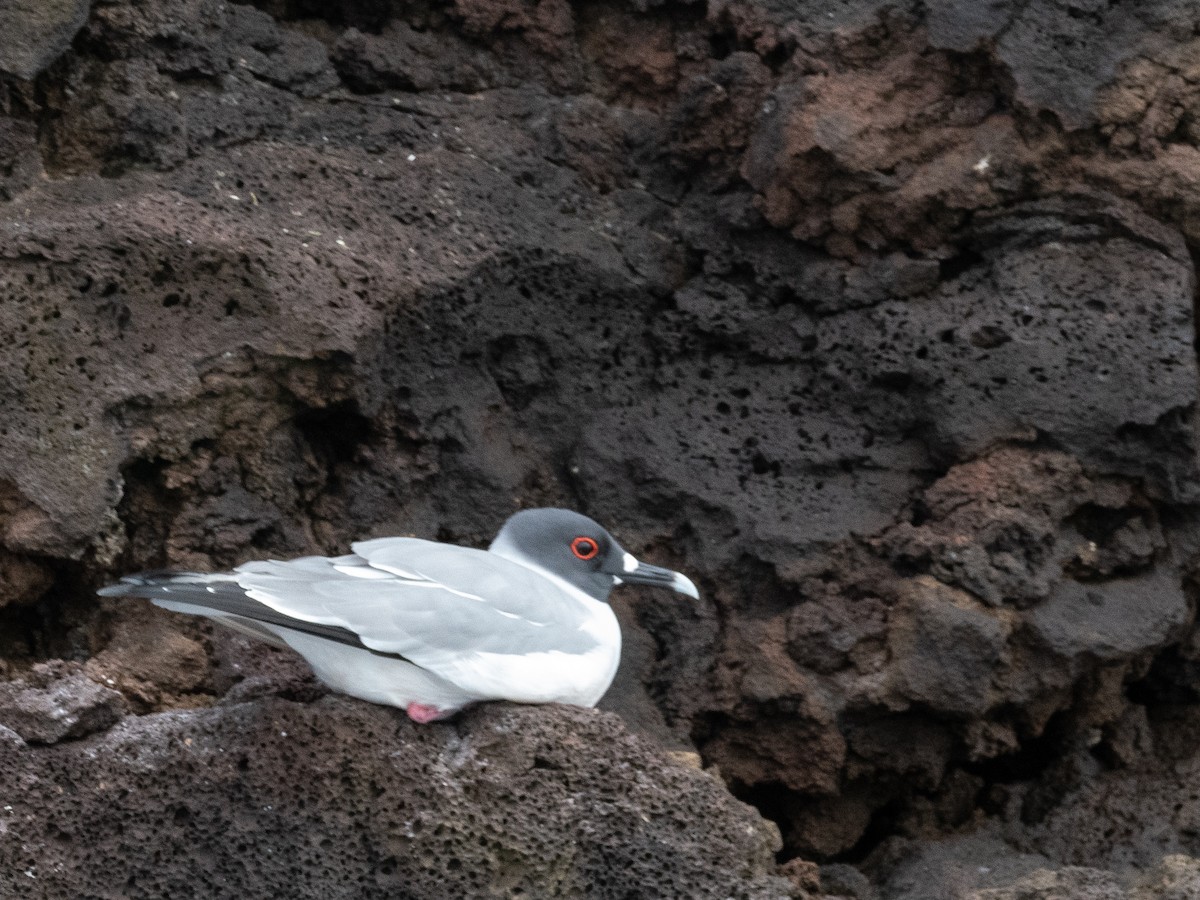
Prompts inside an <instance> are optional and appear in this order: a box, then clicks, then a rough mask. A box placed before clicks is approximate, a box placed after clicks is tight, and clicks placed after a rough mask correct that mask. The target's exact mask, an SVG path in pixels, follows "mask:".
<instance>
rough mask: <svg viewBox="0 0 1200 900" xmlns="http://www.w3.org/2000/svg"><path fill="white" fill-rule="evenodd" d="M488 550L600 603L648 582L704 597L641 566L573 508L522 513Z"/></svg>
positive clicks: (682, 581) (665, 573)
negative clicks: (626, 587) (620, 586)
mask: <svg viewBox="0 0 1200 900" xmlns="http://www.w3.org/2000/svg"><path fill="white" fill-rule="evenodd" d="M488 549H489V550H491V552H492V553H495V554H497V555H499V556H504V557H506V558H508V559H511V560H513V561H514V562H519V563H521V564H523V565H533V566H537V567H539V568H541V569H545V570H546V571H547V572H549V573H550V574H552V575H557V576H558V577H559V578H561V579H563V580H564V581H566V582H567V583H568V584H571V585H573V586H574V587H577V588H579V589H580V590H581V591H583V592H584V593H586V594H588V595H589V596H591V597H594V598H595V599H597V600H607V599H608V592H609V591H611V590H612V589H613V588H614V587H615V586H616V585H618V584H650V585H655V586H657V587H666V588H671V589H672V590H674V591H678V592H679V593H681V594H687V595H688V596H689V597H692V598H699V596H700V594H699V592H698V591H697V590H696V586H695V585H694V584H692V582H691V581H690V580H688V578H686V577H685V576H683V575H681V574H679V573H678V572H672V571H671V570H670V569H660V568H659V567H658V566H651V565H647V564H646V563H643V562H638V560H637V559H635V558H634V556H633V554H631V553H627V552H626V551H625V549H624V548H623V547H622V546H621V545H620V544H618V543H617V540H616V538H614V537H613V536H612V535H611V534H609V533H608V532H607V531H605V530H604V529H603V528H601V527H600V526H599V525H598V524H597V523H595V522H593V521H592V520H591V519H589V518H588V517H587V516H581V515H580V514H579V513H577V512H571V511H570V510H569V509H525V510H522V511H521V512H519V513H517V514H516V515H514V516H512V517H511V518H510V519H509V520H508V521H507V522H505V523H504V527H503V528H501V529H500V533H499V534H497V535H496V539H495V540H494V541H492V545H491V547H489V548H488Z"/></svg>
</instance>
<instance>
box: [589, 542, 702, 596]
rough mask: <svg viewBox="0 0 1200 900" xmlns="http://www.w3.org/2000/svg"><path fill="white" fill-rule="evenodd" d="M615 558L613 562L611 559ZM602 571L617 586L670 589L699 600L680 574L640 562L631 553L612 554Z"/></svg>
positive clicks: (693, 587)
mask: <svg viewBox="0 0 1200 900" xmlns="http://www.w3.org/2000/svg"><path fill="white" fill-rule="evenodd" d="M612 557H615V560H613V559H612ZM612 557H610V560H611V561H610V562H607V563H606V564H605V566H604V569H603V571H604V572H606V573H608V574H609V575H612V576H613V578H614V580H615V582H616V583H617V584H647V585H650V586H651V587H664V588H670V589H671V590H673V591H676V592H677V593H680V594H686V595H687V596H689V597H691V598H692V599H693V600H699V599H700V592H699V591H698V590H696V585H694V584H692V580H691V579H690V578H688V577H687V576H686V575H684V574H682V573H680V572H673V571H671V570H670V569H663V568H660V567H659V566H652V565H650V564H649V563H644V562H640V561H639V560H638V559H637V558H636V557H635V556H634V555H633V554H632V553H625V552H622V553H621V555H620V556H617V555H616V554H612Z"/></svg>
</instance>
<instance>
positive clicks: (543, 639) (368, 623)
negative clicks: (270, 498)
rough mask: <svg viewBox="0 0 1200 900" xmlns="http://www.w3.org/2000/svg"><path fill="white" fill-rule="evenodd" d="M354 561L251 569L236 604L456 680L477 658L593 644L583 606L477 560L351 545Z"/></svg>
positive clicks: (581, 650) (478, 554) (401, 547)
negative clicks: (254, 604) (248, 603)
mask: <svg viewBox="0 0 1200 900" xmlns="http://www.w3.org/2000/svg"><path fill="white" fill-rule="evenodd" d="M353 549H354V551H355V552H354V555H352V556H343V557H336V558H332V559H330V558H326V557H305V558H302V559H297V560H292V561H290V562H253V563H247V564H246V565H243V566H240V567H238V568H237V569H236V570H235V572H234V578H235V579H236V582H237V584H238V585H239V586H240V587H241V588H243V589H244V590H245V592H246V595H247V596H248V597H250V598H251V599H253V600H256V601H258V602H259V603H262V604H263V605H265V606H266V607H268V608H270V609H271V610H274V611H275V612H276V613H278V614H282V615H283V616H286V617H289V618H293V619H298V620H300V621H301V622H307V623H315V624H319V625H325V626H332V627H335V628H339V629H345V630H346V631H349V632H351V633H353V634H355V635H357V637H358V639H359V640H360V641H361V642H362V643H363V645H364V646H366V647H368V648H370V649H372V650H376V651H378V652H381V653H391V654H396V655H399V656H402V657H404V658H405V659H407V660H410V661H411V662H413V663H416V664H417V665H418V666H421V667H422V668H426V669H429V670H431V671H433V672H435V673H437V674H439V675H442V676H443V677H446V678H450V679H457V678H458V677H459V676H460V675H461V674H462V673H463V671H464V669H466V670H470V669H473V668H474V666H475V662H476V660H477V659H478V657H479V656H480V655H481V654H488V655H492V654H496V655H504V656H507V655H512V656H528V655H531V654H541V653H551V652H558V653H564V654H580V655H583V654H586V653H588V652H589V651H592V650H594V649H595V648H596V647H597V646H598V644H599V641H598V639H597V637H596V636H595V635H594V634H593V633H591V631H590V630H589V629H588V628H586V626H587V624H588V622H589V619H590V612H589V610H588V609H587V607H586V606H585V604H584V601H582V600H580V599H579V598H576V597H574V596H572V595H570V594H569V593H566V592H564V591H563V590H561V589H560V588H559V587H558V586H557V585H556V584H555V583H554V582H552V581H550V580H548V579H546V578H544V577H542V576H541V575H538V574H537V573H536V572H533V571H531V570H529V569H527V568H525V567H524V566H521V565H518V564H517V563H514V562H511V561H509V560H506V559H504V558H502V557H499V556H496V555H494V554H491V553H487V552H485V551H482V550H471V549H467V548H463V547H454V546H450V545H446V544H438V543H434V542H431V541H422V540H417V539H415V538H382V539H379V540H374V541H365V542H362V543H358V544H354V545H353Z"/></svg>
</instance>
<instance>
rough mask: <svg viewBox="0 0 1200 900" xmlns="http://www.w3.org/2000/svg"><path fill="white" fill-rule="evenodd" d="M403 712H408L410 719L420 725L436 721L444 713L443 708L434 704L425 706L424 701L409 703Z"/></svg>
mask: <svg viewBox="0 0 1200 900" xmlns="http://www.w3.org/2000/svg"><path fill="white" fill-rule="evenodd" d="M405 712H406V713H408V717H409V718H410V719H412V720H413V721H414V722H417V723H419V724H421V725H427V724H429V723H430V722H436V721H437V720H438V719H440V718H442V716H444V715H446V713H445V712H444V711H443V710H440V709H438V708H437V707H436V706H427V705H425V704H424V703H410V704H408V708H407V709H405Z"/></svg>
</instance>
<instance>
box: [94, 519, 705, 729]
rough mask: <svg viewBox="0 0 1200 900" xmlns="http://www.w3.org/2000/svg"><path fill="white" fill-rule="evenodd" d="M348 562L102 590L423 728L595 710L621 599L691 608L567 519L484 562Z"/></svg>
mask: <svg viewBox="0 0 1200 900" xmlns="http://www.w3.org/2000/svg"><path fill="white" fill-rule="evenodd" d="M351 549H352V550H353V551H354V552H353V553H351V554H349V555H348V556H337V557H332V558H331V557H325V556H306V557H302V558H300V559H293V560H290V561H288V562H278V561H275V560H269V561H259V562H248V563H246V564H244V565H241V566H238V567H237V568H236V569H234V570H233V571H232V572H225V573H218V574H200V573H193V572H147V573H143V574H140V575H130V576H127V577H125V578H123V579H122V580H121V583H120V584H114V585H111V586H109V587H106V588H103V589H102V590H101V591H100V594H102V595H103V596H106V597H144V598H146V599H148V600H152V601H153V602H154V603H155V604H156V605H158V606H161V607H163V608H165V609H170V610H175V611H177V612H185V613H194V614H198V615H203V616H208V617H209V618H210V619H213V620H214V621H216V622H219V623H221V624H222V625H226V626H229V627H231V628H234V629H236V630H238V631H240V632H243V633H245V634H248V635H250V636H252V637H255V638H259V639H262V640H266V641H270V642H271V643H273V644H276V645H278V646H285V647H290V648H292V649H293V650H295V651H296V652H297V653H299V654H300V655H301V656H303V657H304V658H305V659H306V660H307V661H308V663H309V664H310V665H311V666H312V667H313V670H314V671H315V672H316V674H317V677H318V678H320V679H321V681H323V682H325V684H327V685H329V686H330V687H331V688H333V689H334V690H337V691H341V692H343V693H346V694H350V695H351V696H354V697H361V698H362V699H364V700H370V701H372V702H373V703H383V704H388V705H391V706H397V707H400V708H401V709H403V710H405V711H406V712H407V713H408V715H409V716H410V717H411V718H412V719H413V720H415V721H417V722H431V721H433V720H435V719H441V718H445V717H447V716H449V715H451V714H453V713H455V712H457V711H458V710H460V709H462V708H463V707H464V706H467V705H469V704H471V703H475V702H478V701H481V700H513V701H516V702H518V703H550V702H558V703H571V704H575V705H578V706H594V705H595V704H596V703H597V701H599V699H600V698H601V697H602V696H603V695H604V692H605V691H606V690H608V686H609V685H610V684H611V683H612V680H613V676H614V675H615V674H616V671H617V663H618V661H619V657H620V652H621V631H620V628H619V627H618V625H617V619H616V616H614V615H613V611H612V609H611V607H609V605H608V603H607V600H608V595H609V592H610V591H611V590H612V589H613V587H615V586H616V585H619V584H646V585H654V586H656V587H666V588H671V589H672V590H675V591H678V592H679V593H681V594H686V595H688V596H689V597H693V598H698V597H699V593H698V592H697V590H696V586H695V585H694V584H692V582H691V581H690V580H689V579H688V578H686V577H685V576H684V575H681V574H680V573H678V572H673V571H671V570H669V569H661V568H659V567H658V566H652V565H648V564H646V563H643V562H639V561H638V560H637V559H636V558H635V557H634V556H633V555H632V554H630V553H627V552H626V551H625V550H624V549H623V548H622V547H621V545H620V544H618V543H617V541H616V540H615V539H614V538H613V536H612V535H611V534H609V533H608V532H607V531H606V530H605V529H603V528H602V527H600V525H598V524H596V523H595V522H593V521H592V520H591V519H589V518H587V517H586V516H582V515H580V514H578V513H575V512H571V511H569V510H565V509H529V510H524V511H522V512H519V513H517V514H516V515H514V516H512V517H511V518H510V519H509V520H508V521H507V522H505V523H504V527H503V528H501V529H500V532H499V534H497V535H496V539H495V540H493V541H492V544H491V546H490V547H489V548H488V549H487V550H475V549H472V548H469V547H458V546H455V545H452V544H441V543H436V542H434V541H424V540H418V539H417V538H403V537H390V538H377V539H375V540H370V541H361V542H359V543H356V544H352V545H351Z"/></svg>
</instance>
